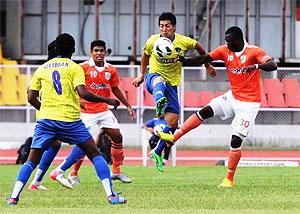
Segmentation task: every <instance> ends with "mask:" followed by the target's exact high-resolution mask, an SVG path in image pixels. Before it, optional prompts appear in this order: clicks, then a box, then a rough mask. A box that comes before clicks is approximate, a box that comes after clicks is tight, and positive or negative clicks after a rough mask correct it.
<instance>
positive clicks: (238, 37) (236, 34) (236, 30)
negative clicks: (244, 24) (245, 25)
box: [225, 26, 244, 39]
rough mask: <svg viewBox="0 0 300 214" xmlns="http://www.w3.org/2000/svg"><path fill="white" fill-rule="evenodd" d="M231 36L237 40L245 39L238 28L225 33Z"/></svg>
mask: <svg viewBox="0 0 300 214" xmlns="http://www.w3.org/2000/svg"><path fill="white" fill-rule="evenodd" d="M228 34H231V35H233V36H234V37H235V38H237V39H243V38H244V37H243V31H242V30H241V28H239V27H238V26H232V27H230V28H228V29H227V30H226V32H225V35H228Z"/></svg>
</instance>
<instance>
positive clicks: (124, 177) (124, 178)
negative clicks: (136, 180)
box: [111, 172, 132, 183]
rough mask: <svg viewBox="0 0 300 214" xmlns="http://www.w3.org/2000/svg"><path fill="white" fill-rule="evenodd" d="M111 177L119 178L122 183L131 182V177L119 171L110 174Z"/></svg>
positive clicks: (113, 178)
mask: <svg viewBox="0 0 300 214" xmlns="http://www.w3.org/2000/svg"><path fill="white" fill-rule="evenodd" d="M111 179H112V180H120V181H122V182H123V183H131V182H132V179H131V178H128V177H127V176H126V175H125V174H124V173H123V172H121V173H119V174H113V173H112V174H111Z"/></svg>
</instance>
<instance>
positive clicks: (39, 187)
mask: <svg viewBox="0 0 300 214" xmlns="http://www.w3.org/2000/svg"><path fill="white" fill-rule="evenodd" d="M28 190H48V189H47V188H46V187H44V186H43V185H41V184H30V185H29V187H28Z"/></svg>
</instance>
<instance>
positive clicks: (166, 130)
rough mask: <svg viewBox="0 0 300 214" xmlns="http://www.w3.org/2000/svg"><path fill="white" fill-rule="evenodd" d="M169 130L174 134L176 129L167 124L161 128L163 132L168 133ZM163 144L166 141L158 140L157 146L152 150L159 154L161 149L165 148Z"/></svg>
mask: <svg viewBox="0 0 300 214" xmlns="http://www.w3.org/2000/svg"><path fill="white" fill-rule="evenodd" d="M170 131H171V132H172V133H173V134H174V132H175V131H176V128H171V127H169V126H166V127H165V128H164V130H163V132H164V133H169V132H170ZM165 145H166V141H164V140H160V141H158V144H157V146H156V147H155V150H154V151H155V153H156V154H158V155H161V153H162V151H163V150H164V148H165Z"/></svg>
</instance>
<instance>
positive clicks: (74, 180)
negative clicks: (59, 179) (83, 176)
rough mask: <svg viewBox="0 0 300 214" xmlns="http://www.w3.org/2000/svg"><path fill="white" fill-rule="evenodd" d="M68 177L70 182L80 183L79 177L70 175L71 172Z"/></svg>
mask: <svg viewBox="0 0 300 214" xmlns="http://www.w3.org/2000/svg"><path fill="white" fill-rule="evenodd" d="M68 179H69V181H70V183H71V184H72V185H73V186H75V185H78V184H80V179H79V177H78V176H72V175H71V173H70V174H69V175H68Z"/></svg>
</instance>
